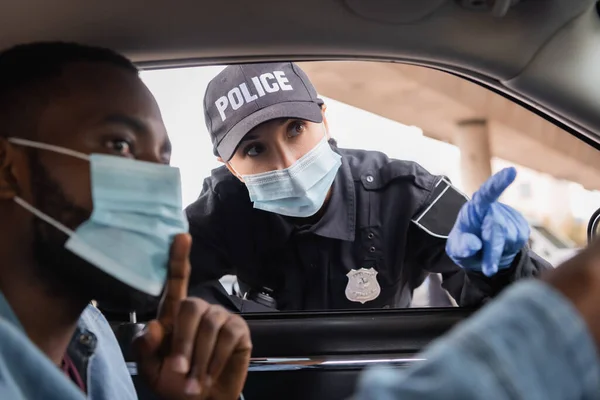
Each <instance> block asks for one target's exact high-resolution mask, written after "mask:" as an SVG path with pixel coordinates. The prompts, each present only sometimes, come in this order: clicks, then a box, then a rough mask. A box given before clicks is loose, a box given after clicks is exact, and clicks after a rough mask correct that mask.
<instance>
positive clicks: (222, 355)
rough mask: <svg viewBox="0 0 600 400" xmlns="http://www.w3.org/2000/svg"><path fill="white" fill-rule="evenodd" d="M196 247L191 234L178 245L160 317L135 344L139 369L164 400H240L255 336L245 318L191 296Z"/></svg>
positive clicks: (173, 251)
mask: <svg viewBox="0 0 600 400" xmlns="http://www.w3.org/2000/svg"><path fill="white" fill-rule="evenodd" d="M190 247H191V238H190V236H189V235H187V234H182V235H178V236H177V237H176V238H175V240H174V241H173V245H172V247H171V258H170V265H169V278H168V280H167V284H166V287H165V291H164V294H163V298H162V301H161V304H160V307H159V311H158V317H157V318H156V319H155V320H153V321H151V322H150V323H148V325H147V326H146V329H145V330H144V332H143V333H142V334H141V335H140V336H138V337H137V338H136V340H135V341H134V345H135V349H136V353H137V358H138V371H140V373H141V375H142V376H143V377H144V378H145V379H146V381H147V382H148V384H149V385H150V387H151V388H152V389H153V390H154V391H155V393H157V394H158V395H159V396H161V398H165V399H168V400H171V399H172V400H178V399H186V400H189V399H195V400H196V399H198V400H199V399H203V400H204V399H207V400H208V399H210V400H236V399H237V398H238V397H239V394H240V393H241V391H242V388H243V386H244V382H245V380H246V375H247V371H248V364H249V362H250V353H251V350H252V343H251V341H250V332H249V330H248V326H247V325H246V323H245V321H244V320H243V319H242V318H241V317H239V316H237V315H235V314H230V313H229V312H228V311H226V310H225V309H224V308H222V307H220V306H214V305H211V304H208V303H206V302H205V301H203V300H201V299H198V298H188V297H187V289H188V280H189V275H190V263H189V259H188V256H189V251H190Z"/></svg>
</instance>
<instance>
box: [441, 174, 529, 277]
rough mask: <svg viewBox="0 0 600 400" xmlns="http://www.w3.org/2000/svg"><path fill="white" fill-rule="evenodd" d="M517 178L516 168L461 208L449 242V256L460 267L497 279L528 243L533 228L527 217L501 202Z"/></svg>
mask: <svg viewBox="0 0 600 400" xmlns="http://www.w3.org/2000/svg"><path fill="white" fill-rule="evenodd" d="M516 176H517V171H516V170H515V169H514V168H506V169H503V170H502V171H500V172H498V173H497V174H495V175H494V176H492V177H491V178H489V179H488V180H487V181H486V182H485V183H484V184H483V185H482V186H481V188H479V190H478V191H477V192H476V193H475V194H474V195H473V198H472V199H471V200H470V201H468V202H467V203H465V204H464V205H463V207H462V208H461V210H460V212H459V214H458V218H457V219H456V223H455V224H454V227H453V228H452V231H451V232H450V235H448V240H447V242H446V253H447V254H448V256H449V257H450V259H451V260H452V261H454V262H455V263H456V264H457V265H459V266H460V267H462V268H464V269H466V270H469V271H477V272H483V274H484V275H485V276H488V277H489V276H493V275H495V274H496V273H497V272H498V270H499V269H506V268H509V267H510V265H511V264H512V262H513V260H514V259H515V257H516V256H517V254H519V251H521V249H522V248H523V246H525V244H526V243H527V240H528V239H529V234H530V228H529V224H528V223H527V221H526V220H525V218H523V216H522V215H521V214H520V213H519V212H518V211H517V210H515V209H514V208H511V207H509V206H507V205H505V204H502V203H499V202H498V198H499V197H500V195H502V192H504V190H506V188H507V187H508V186H510V184H511V183H513V181H514V180H515V178H516Z"/></svg>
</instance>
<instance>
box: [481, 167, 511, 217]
mask: <svg viewBox="0 0 600 400" xmlns="http://www.w3.org/2000/svg"><path fill="white" fill-rule="evenodd" d="M516 177H517V170H516V169H515V168H514V167H510V168H505V169H503V170H502V171H500V172H498V173H496V174H494V175H493V176H492V177H490V178H489V179H488V180H487V181H485V183H484V184H483V185H481V187H480V188H479V190H478V191H477V192H475V194H474V195H473V202H474V203H475V204H476V205H477V206H479V207H481V208H485V209H487V208H488V207H489V206H490V205H491V204H492V203H494V202H495V201H497V200H498V199H499V198H500V196H502V193H504V191H505V190H506V189H507V188H508V187H509V186H510V185H511V184H512V183H513V182H514V180H515V178H516Z"/></svg>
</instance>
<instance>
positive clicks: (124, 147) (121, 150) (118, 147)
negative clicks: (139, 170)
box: [106, 139, 133, 157]
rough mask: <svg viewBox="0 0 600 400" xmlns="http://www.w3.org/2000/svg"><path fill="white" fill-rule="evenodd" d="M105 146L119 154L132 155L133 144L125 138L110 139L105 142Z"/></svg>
mask: <svg viewBox="0 0 600 400" xmlns="http://www.w3.org/2000/svg"><path fill="white" fill-rule="evenodd" d="M106 147H107V148H108V149H109V150H110V151H112V152H114V153H116V154H117V155H119V156H123V157H131V156H132V155H133V144H132V143H131V142H130V141H128V140H126V139H111V140H109V141H108V142H106Z"/></svg>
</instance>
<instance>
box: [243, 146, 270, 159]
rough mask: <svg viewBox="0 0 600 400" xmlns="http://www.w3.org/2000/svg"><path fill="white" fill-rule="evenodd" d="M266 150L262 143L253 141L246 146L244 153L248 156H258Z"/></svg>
mask: <svg viewBox="0 0 600 400" xmlns="http://www.w3.org/2000/svg"><path fill="white" fill-rule="evenodd" d="M264 151H265V147H264V146H263V145H262V144H260V143H251V144H249V145H247V146H246V147H244V154H245V155H247V156H248V157H256V156H258V155H260V154H261V153H262V152H264Z"/></svg>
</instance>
